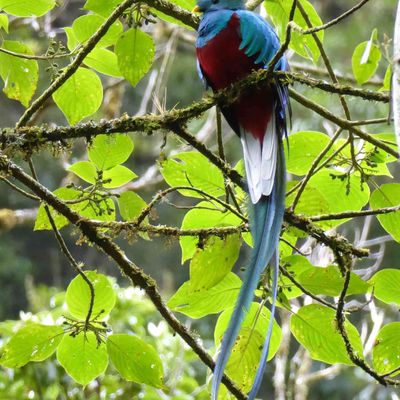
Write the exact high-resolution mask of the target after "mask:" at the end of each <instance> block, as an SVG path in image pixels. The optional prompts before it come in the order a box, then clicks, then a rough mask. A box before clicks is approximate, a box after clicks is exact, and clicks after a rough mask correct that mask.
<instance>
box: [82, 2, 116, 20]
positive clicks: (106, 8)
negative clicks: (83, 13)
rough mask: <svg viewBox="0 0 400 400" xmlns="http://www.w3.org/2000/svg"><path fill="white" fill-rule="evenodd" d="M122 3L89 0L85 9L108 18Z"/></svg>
mask: <svg viewBox="0 0 400 400" xmlns="http://www.w3.org/2000/svg"><path fill="white" fill-rule="evenodd" d="M121 3H122V0H87V1H86V3H85V5H84V6H83V9H84V10H89V11H93V12H94V13H96V14H99V15H102V16H103V17H108V16H109V15H110V14H111V13H112V12H113V11H114V10H115V8H116V7H117V6H119V5H120V4H121Z"/></svg>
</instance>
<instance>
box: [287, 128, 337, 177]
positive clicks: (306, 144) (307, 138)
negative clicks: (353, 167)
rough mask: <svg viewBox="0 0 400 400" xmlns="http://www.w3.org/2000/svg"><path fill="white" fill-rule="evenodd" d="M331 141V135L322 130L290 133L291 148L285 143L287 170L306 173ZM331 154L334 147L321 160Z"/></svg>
mask: <svg viewBox="0 0 400 400" xmlns="http://www.w3.org/2000/svg"><path fill="white" fill-rule="evenodd" d="M329 142H330V138H329V136H328V135H325V134H324V133H321V132H314V131H300V132H296V133H294V134H292V135H290V143H289V150H288V148H287V145H285V154H286V160H287V163H286V169H287V171H288V172H290V173H292V174H295V175H305V174H306V173H307V172H308V170H309V169H310V167H311V165H312V163H313V161H314V160H315V158H316V157H317V156H318V155H319V153H321V151H322V150H323V149H324V148H325V147H326V145H327V144H328V143H329ZM331 154H332V149H331V150H329V151H328V152H327V154H325V156H324V157H323V158H322V160H321V162H323V161H324V160H326V159H327V158H328V157H329V156H330V155H331Z"/></svg>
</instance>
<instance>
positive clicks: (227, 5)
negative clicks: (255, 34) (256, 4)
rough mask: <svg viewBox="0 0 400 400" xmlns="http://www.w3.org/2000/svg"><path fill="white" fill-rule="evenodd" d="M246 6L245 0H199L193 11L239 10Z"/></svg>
mask: <svg viewBox="0 0 400 400" xmlns="http://www.w3.org/2000/svg"><path fill="white" fill-rule="evenodd" d="M243 8H244V2H243V0H197V5H196V7H195V8H194V9H193V12H201V13H205V12H208V11H217V10H239V9H243Z"/></svg>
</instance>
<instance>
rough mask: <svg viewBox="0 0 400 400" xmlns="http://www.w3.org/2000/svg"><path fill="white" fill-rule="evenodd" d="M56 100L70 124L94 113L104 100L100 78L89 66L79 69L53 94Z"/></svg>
mask: <svg viewBox="0 0 400 400" xmlns="http://www.w3.org/2000/svg"><path fill="white" fill-rule="evenodd" d="M53 99H54V102H55V103H56V104H57V107H58V108H59V109H60V110H61V111H62V112H63V114H64V115H65V117H66V118H67V120H68V122H69V124H71V125H73V124H76V123H77V122H80V121H81V120H82V119H83V118H85V117H89V116H90V115H92V114H94V113H95V112H96V111H97V110H98V109H99V107H100V106H101V103H102V101H103V86H102V84H101V80H100V78H99V77H98V76H97V75H96V74H95V73H94V72H93V71H91V70H89V69H87V68H78V70H77V71H76V72H75V73H74V74H73V75H72V76H71V77H70V78H69V79H68V80H67V81H66V82H65V83H64V84H63V85H62V86H61V87H60V88H59V89H57V90H56V92H54V94H53Z"/></svg>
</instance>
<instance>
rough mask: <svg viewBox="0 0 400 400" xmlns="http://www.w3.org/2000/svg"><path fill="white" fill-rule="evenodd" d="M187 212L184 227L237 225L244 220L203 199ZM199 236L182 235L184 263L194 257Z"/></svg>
mask: <svg viewBox="0 0 400 400" xmlns="http://www.w3.org/2000/svg"><path fill="white" fill-rule="evenodd" d="M197 207H199V208H193V209H192V210H190V211H189V212H187V213H186V215H185V217H184V218H183V221H182V229H198V228H214V227H217V226H237V225H239V224H240V223H241V222H242V220H241V219H240V218H239V217H237V216H236V215H235V214H233V213H231V212H230V211H226V210H225V209H220V208H217V207H216V206H215V205H213V203H210V202H207V201H203V202H201V203H199V204H198V205H197ZM198 241H199V240H198V238H196V237H192V236H181V237H180V238H179V243H180V245H181V249H182V264H183V263H184V262H185V261H186V260H188V259H189V258H192V257H193V254H194V253H195V251H196V247H197V244H198Z"/></svg>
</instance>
